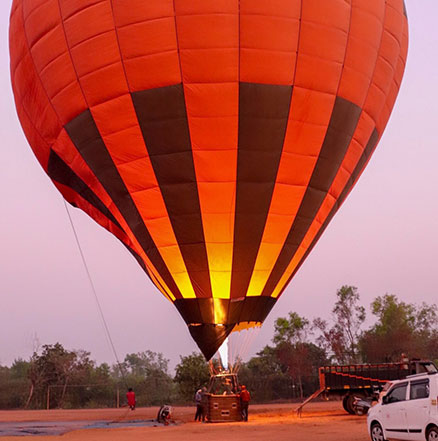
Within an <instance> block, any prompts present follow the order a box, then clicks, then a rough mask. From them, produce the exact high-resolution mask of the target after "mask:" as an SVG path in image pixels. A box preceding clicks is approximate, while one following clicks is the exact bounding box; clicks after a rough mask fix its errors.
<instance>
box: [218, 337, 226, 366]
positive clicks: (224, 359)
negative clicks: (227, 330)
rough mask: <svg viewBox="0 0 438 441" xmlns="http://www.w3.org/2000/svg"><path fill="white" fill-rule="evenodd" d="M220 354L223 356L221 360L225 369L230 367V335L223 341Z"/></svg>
mask: <svg viewBox="0 0 438 441" xmlns="http://www.w3.org/2000/svg"><path fill="white" fill-rule="evenodd" d="M219 355H220V356H221V362H222V366H223V368H224V369H228V337H227V338H226V339H225V341H224V342H223V343H222V346H221V347H220V348H219Z"/></svg>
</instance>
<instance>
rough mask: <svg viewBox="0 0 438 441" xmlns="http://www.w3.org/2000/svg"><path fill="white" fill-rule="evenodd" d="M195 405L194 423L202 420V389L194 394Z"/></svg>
mask: <svg viewBox="0 0 438 441" xmlns="http://www.w3.org/2000/svg"><path fill="white" fill-rule="evenodd" d="M195 404H196V415H195V421H201V420H202V414H203V409H202V389H198V390H197V391H196V393H195Z"/></svg>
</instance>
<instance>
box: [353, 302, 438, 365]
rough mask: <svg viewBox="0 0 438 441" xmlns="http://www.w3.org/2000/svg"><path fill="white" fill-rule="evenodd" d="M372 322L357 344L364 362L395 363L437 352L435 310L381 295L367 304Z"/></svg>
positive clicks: (429, 355) (423, 304) (423, 305)
mask: <svg viewBox="0 0 438 441" xmlns="http://www.w3.org/2000/svg"><path fill="white" fill-rule="evenodd" d="M371 310H372V313H373V315H374V316H375V317H376V318H377V321H376V323H375V324H374V325H373V326H372V327H371V328H370V329H369V330H368V331H366V332H365V333H364V334H363V336H362V339H361V342H360V345H361V350H362V354H363V358H364V359H365V361H367V362H379V361H380V362H381V361H399V360H400V357H401V354H402V353H406V354H408V356H409V357H411V358H413V357H418V358H434V357H435V356H436V355H438V354H437V351H438V349H435V351H434V350H433V348H434V342H436V341H438V335H437V334H438V333H437V322H438V321H437V318H438V315H437V307H436V306H435V305H433V306H430V305H427V304H426V303H422V304H421V305H419V306H417V305H415V304H412V303H406V302H403V301H400V300H399V299H398V298H397V296H395V295H391V294H385V295H384V296H380V297H377V298H376V299H375V300H374V301H373V303H372V304H371Z"/></svg>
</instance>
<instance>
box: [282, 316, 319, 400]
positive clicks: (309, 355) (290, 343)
mask: <svg viewBox="0 0 438 441" xmlns="http://www.w3.org/2000/svg"><path fill="white" fill-rule="evenodd" d="M274 327H275V331H274V338H273V342H274V343H275V344H276V351H277V357H278V359H279V360H280V362H281V364H282V365H283V366H284V370H285V371H286V372H287V373H288V375H289V376H290V377H291V379H292V381H293V386H296V387H297V388H298V391H299V396H300V397H301V399H303V397H304V393H305V389H307V388H309V389H311V388H313V386H312V385H313V384H314V383H315V379H317V371H318V367H319V365H320V364H324V363H325V362H326V354H325V351H324V349H322V348H318V347H317V346H316V345H315V344H313V343H311V342H310V341H309V334H310V333H311V328H310V322H309V320H307V319H306V318H304V317H301V316H300V315H298V314H297V313H296V312H290V313H289V316H288V317H287V318H284V317H279V318H278V319H277V320H276V321H275V325H274ZM306 392H308V391H307V390H306ZM309 392H310V391H309Z"/></svg>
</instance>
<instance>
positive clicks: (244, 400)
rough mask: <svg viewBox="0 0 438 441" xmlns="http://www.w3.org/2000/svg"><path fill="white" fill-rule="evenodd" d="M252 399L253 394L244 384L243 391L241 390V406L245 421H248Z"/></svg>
mask: <svg viewBox="0 0 438 441" xmlns="http://www.w3.org/2000/svg"><path fill="white" fill-rule="evenodd" d="M250 401H251V395H250V393H249V391H248V389H247V388H246V386H244V385H243V384H242V391H241V392H240V408H241V409H242V419H243V421H248V407H249V402H250Z"/></svg>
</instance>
